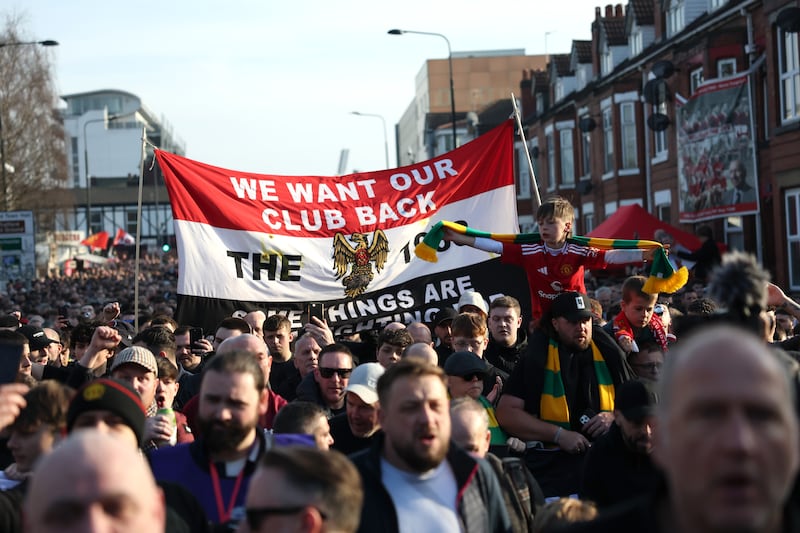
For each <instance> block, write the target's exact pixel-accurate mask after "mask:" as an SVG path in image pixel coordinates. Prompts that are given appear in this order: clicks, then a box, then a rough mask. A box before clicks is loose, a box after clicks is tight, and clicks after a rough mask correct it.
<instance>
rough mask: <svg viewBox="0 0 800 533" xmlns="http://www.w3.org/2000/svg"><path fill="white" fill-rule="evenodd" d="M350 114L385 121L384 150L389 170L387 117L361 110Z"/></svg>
mask: <svg viewBox="0 0 800 533" xmlns="http://www.w3.org/2000/svg"><path fill="white" fill-rule="evenodd" d="M350 114H351V115H356V116H359V117H375V118H379V119H381V122H383V152H384V156H385V157H386V170H389V138H388V137H387V136H386V119H384V118H383V116H381V115H375V114H373V113H361V112H360V111H350Z"/></svg>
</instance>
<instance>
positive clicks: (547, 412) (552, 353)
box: [539, 339, 614, 429]
mask: <svg viewBox="0 0 800 533" xmlns="http://www.w3.org/2000/svg"><path fill="white" fill-rule="evenodd" d="M591 348H592V362H593V364H594V373H595V376H597V388H598V389H599V393H600V410H601V411H609V412H611V411H613V410H614V381H613V380H612V379H611V372H609V370H608V366H606V361H605V359H603V355H602V354H601V353H600V349H599V348H597V345H596V344H595V343H594V341H591ZM539 418H540V419H542V420H544V421H545V422H550V423H551V424H555V425H557V426H560V427H562V428H564V429H571V427H570V421H569V406H568V405H567V396H566V392H565V390H564V381H563V380H562V379H561V361H560V360H559V358H558V342H557V341H556V340H555V339H550V344H549V345H548V346H547V363H546V365H545V369H544V384H543V386H542V396H541V398H540V400H539Z"/></svg>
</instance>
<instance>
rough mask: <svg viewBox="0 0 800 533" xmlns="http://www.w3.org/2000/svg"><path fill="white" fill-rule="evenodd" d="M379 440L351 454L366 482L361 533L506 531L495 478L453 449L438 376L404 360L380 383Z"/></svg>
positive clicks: (438, 371) (506, 521)
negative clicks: (379, 532)
mask: <svg viewBox="0 0 800 533" xmlns="http://www.w3.org/2000/svg"><path fill="white" fill-rule="evenodd" d="M378 398H379V403H380V411H379V415H378V418H379V421H380V423H381V427H382V428H383V435H381V436H379V437H378V438H376V440H375V442H374V443H373V445H372V447H370V448H369V449H367V450H364V451H361V452H358V453H357V454H354V455H353V456H351V458H352V460H353V462H354V463H355V465H356V467H357V468H358V470H359V472H360V474H361V478H362V481H363V484H364V494H365V499H364V506H363V508H362V511H361V525H360V528H359V531H362V532H368V531H385V532H395V531H459V530H460V531H464V532H466V533H471V532H481V533H483V532H506V531H511V525H510V521H509V518H508V514H507V513H506V510H505V506H504V503H503V499H502V493H501V491H500V486H499V484H498V481H497V477H496V476H495V474H494V472H493V471H492V470H491V467H490V466H489V465H488V464H487V463H486V462H485V461H483V460H482V459H475V458H473V457H472V456H470V455H469V454H468V453H466V452H465V451H464V450H462V449H461V448H458V447H457V446H451V445H450V411H449V404H450V402H449V400H448V397H447V386H446V385H445V377H444V373H443V371H442V370H441V369H440V368H439V367H436V366H433V365H431V364H429V363H427V362H425V361H422V360H421V359H417V358H413V357H411V358H405V359H402V360H401V361H400V362H399V363H397V364H396V365H392V366H391V367H390V368H389V369H387V370H386V373H384V374H383V375H382V376H381V377H380V379H379V380H378Z"/></svg>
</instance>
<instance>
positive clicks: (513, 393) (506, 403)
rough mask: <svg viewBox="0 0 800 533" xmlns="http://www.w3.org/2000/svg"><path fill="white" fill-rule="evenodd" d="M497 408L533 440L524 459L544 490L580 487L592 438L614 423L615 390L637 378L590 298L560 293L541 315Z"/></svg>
mask: <svg viewBox="0 0 800 533" xmlns="http://www.w3.org/2000/svg"><path fill="white" fill-rule="evenodd" d="M540 325H541V328H540V329H537V330H536V331H535V332H534V334H533V335H532V338H531V340H530V342H529V343H528V350H527V352H526V353H525V355H524V356H523V358H522V359H520V361H519V363H517V366H516V368H515V369H514V372H513V373H512V374H511V377H510V378H509V380H508V382H507V383H506V386H505V388H504V390H503V396H501V398H500V402H499V403H498V405H497V408H496V414H497V421H498V422H499V423H500V427H501V428H503V429H504V430H505V431H506V433H508V434H509V435H510V436H512V437H517V438H518V439H520V440H522V441H526V442H527V443H528V451H527V452H526V454H525V461H526V464H527V465H528V468H529V469H530V470H531V473H532V474H533V475H534V477H535V478H536V480H537V481H538V482H539V484H540V485H541V487H542V491H543V492H544V495H545V496H546V497H550V496H570V495H572V494H577V492H578V488H579V485H580V475H581V470H582V469H583V459H584V457H585V454H586V452H587V451H588V450H589V446H590V441H592V440H594V439H596V438H598V437H600V436H601V435H603V434H604V433H606V432H607V431H608V429H609V428H610V427H611V422H612V421H613V419H614V415H613V412H612V411H613V409H614V390H615V387H618V386H619V385H621V384H622V383H623V382H625V381H627V380H629V379H630V378H631V373H632V372H631V370H630V367H629V366H628V364H627V362H626V361H625V354H624V352H623V351H622V349H621V348H620V347H619V346H618V345H617V343H616V342H614V340H613V339H612V338H611V337H609V336H608V334H607V333H605V332H604V331H603V330H602V329H601V328H599V327H593V326H592V313H591V306H590V303H589V298H588V297H587V296H586V295H585V294H580V293H577V292H563V293H561V294H560V295H559V296H558V297H557V298H556V299H555V300H553V303H552V305H551V307H550V310H549V311H548V312H547V313H545V315H544V316H542V319H541V321H540Z"/></svg>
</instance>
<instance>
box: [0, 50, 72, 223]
mask: <svg viewBox="0 0 800 533" xmlns="http://www.w3.org/2000/svg"><path fill="white" fill-rule="evenodd" d="M37 44H38V45H41V46H58V42H57V41H53V40H51V39H48V40H46V41H25V42H16V41H12V42H0V48H5V47H6V46H28V45H37ZM5 146H6V142H5V139H4V138H3V111H2V109H0V175H1V176H2V178H3V211H8V207H9V206H8V181H7V176H6V148H5Z"/></svg>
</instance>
